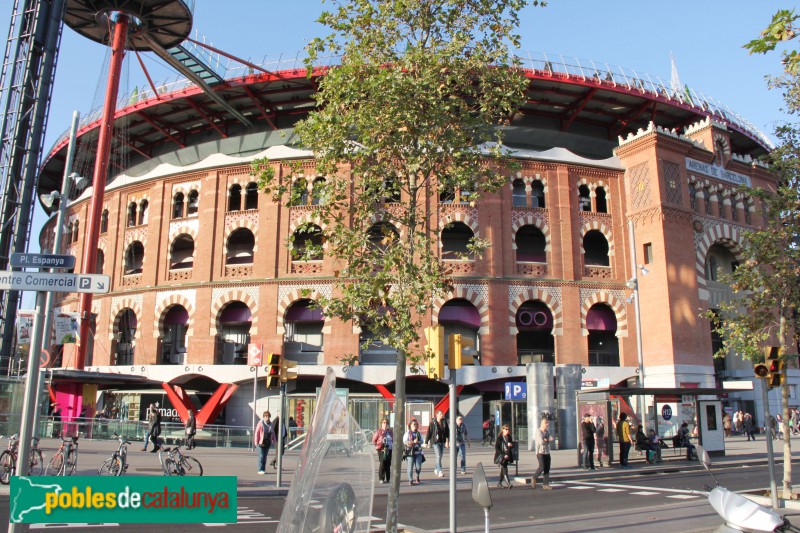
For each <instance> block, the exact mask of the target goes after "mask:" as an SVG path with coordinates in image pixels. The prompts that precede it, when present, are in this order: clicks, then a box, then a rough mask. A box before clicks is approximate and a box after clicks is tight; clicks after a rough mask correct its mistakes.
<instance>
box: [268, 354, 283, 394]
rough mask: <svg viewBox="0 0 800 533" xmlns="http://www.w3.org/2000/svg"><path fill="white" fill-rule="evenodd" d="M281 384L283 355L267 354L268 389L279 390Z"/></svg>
mask: <svg viewBox="0 0 800 533" xmlns="http://www.w3.org/2000/svg"><path fill="white" fill-rule="evenodd" d="M280 384H281V355H280V354H277V353H269V354H267V388H268V389H277V388H278V385H280Z"/></svg>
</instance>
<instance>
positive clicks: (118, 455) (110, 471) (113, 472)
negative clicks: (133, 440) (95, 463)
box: [97, 433, 130, 476]
mask: <svg viewBox="0 0 800 533" xmlns="http://www.w3.org/2000/svg"><path fill="white" fill-rule="evenodd" d="M114 436H115V437H116V438H117V440H118V441H119V447H118V448H117V450H116V451H115V452H114V453H113V454H111V457H109V458H108V459H106V460H105V461H103V464H102V465H100V468H99V469H98V471H97V473H98V474H100V475H101V476H121V475H122V474H124V473H125V472H126V471H127V470H128V445H129V444H130V441H127V440H125V438H124V437H120V436H119V435H117V434H116V433H114Z"/></svg>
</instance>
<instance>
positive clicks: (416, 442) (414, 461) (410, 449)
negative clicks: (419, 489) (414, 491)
mask: <svg viewBox="0 0 800 533" xmlns="http://www.w3.org/2000/svg"><path fill="white" fill-rule="evenodd" d="M403 445H404V446H405V448H404V449H403V457H404V458H405V460H406V461H408V484H409V485H414V484H415V483H414V477H413V475H414V470H416V471H417V482H416V484H417V485H419V473H420V472H421V471H422V463H423V461H425V455H424V454H423V453H422V434H421V433H420V432H419V423H418V422H417V420H416V419H415V418H412V419H411V422H409V423H408V431H406V434H405V436H404V437H403Z"/></svg>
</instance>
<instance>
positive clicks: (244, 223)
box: [225, 209, 258, 242]
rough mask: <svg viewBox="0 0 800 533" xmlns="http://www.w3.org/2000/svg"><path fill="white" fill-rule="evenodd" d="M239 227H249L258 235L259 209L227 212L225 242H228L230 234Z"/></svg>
mask: <svg viewBox="0 0 800 533" xmlns="http://www.w3.org/2000/svg"><path fill="white" fill-rule="evenodd" d="M239 228H247V229H249V230H250V231H252V232H253V235H258V209H250V210H248V211H232V212H230V213H225V242H228V237H230V234H231V233H233V231H234V230H237V229H239Z"/></svg>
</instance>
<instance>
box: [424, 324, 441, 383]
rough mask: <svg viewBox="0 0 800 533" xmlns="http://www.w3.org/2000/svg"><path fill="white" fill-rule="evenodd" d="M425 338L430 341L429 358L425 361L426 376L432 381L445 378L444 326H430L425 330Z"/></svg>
mask: <svg viewBox="0 0 800 533" xmlns="http://www.w3.org/2000/svg"><path fill="white" fill-rule="evenodd" d="M425 338H426V339H427V340H428V346H427V348H428V352H429V354H428V355H429V357H428V359H427V360H426V361H425V374H426V375H427V376H428V377H429V378H430V379H443V378H444V328H443V327H442V326H428V327H427V328H425Z"/></svg>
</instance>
